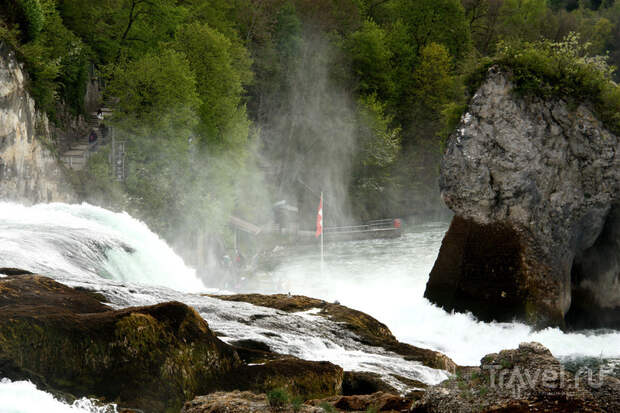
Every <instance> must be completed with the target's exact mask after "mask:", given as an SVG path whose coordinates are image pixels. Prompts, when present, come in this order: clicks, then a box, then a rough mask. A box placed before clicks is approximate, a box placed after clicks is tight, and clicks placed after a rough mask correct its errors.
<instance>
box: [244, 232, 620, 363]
mask: <svg viewBox="0 0 620 413" xmlns="http://www.w3.org/2000/svg"><path fill="white" fill-rule="evenodd" d="M447 229H448V224H446V223H424V224H418V225H414V226H413V228H410V230H411V232H409V233H407V234H405V235H403V237H402V238H401V239H396V240H368V241H358V242H350V243H337V244H333V245H327V246H326V252H325V257H326V258H325V259H326V263H325V272H324V274H323V275H322V276H321V275H320V274H317V272H316V270H315V269H316V267H317V262H319V256H318V249H317V248H304V249H299V250H297V251H295V252H294V253H293V254H289V256H288V257H286V259H283V260H282V261H281V263H280V264H278V265H275V269H274V270H272V271H270V272H264V273H262V274H259V275H258V276H257V277H256V278H255V279H252V280H251V282H250V284H249V285H248V287H247V288H248V290H253V291H256V292H262V293H273V292H281V291H291V292H292V293H293V294H302V295H308V296H311V297H317V298H322V299H325V300H329V301H333V300H338V301H339V302H340V303H341V304H343V305H346V306H348V307H351V308H355V309H358V310H361V311H364V312H366V313H368V314H371V315H373V316H374V317H376V318H377V319H379V320H381V321H382V322H384V323H385V324H387V325H388V326H389V327H390V329H391V330H392V332H393V333H394V334H395V335H396V337H397V338H398V339H399V340H401V341H404V342H407V343H410V344H413V345H416V346H419V347H426V348H431V349H434V350H438V351H441V352H442V353H445V354H447V355H448V356H450V357H451V358H452V359H453V360H454V361H455V362H457V363H458V364H461V365H478V364H479V362H480V359H481V358H482V357H483V356H484V355H486V354H489V353H493V352H497V351H499V350H502V349H507V348H516V347H517V346H518V345H519V343H521V342H524V341H538V342H540V343H542V344H544V345H545V346H546V347H548V348H549V349H550V350H551V352H552V353H553V354H554V355H555V356H556V357H560V358H564V357H576V356H590V357H603V358H618V357H620V332H610V331H598V332H596V331H587V332H579V333H564V332H562V331H561V330H559V329H554V328H548V329H545V330H542V331H537V332H534V331H532V329H531V328H530V327H528V326H527V325H524V324H521V323H484V322H480V321H477V320H476V319H475V318H474V317H473V316H471V314H460V313H455V314H450V313H447V312H446V311H444V310H442V309H441V308H439V307H437V306H435V305H433V304H431V303H430V302H429V301H428V300H426V299H424V298H423V296H424V290H425V288H426V282H427V281H428V274H429V273H430V271H431V269H432V267H433V263H434V262H435V259H436V258H437V254H438V252H439V247H440V245H441V240H442V239H443V236H444V234H445V232H446V231H447Z"/></svg>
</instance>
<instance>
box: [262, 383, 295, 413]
mask: <svg viewBox="0 0 620 413" xmlns="http://www.w3.org/2000/svg"><path fill="white" fill-rule="evenodd" d="M290 397H291V396H290V395H289V394H288V392H287V391H286V390H284V389H280V388H278V389H273V390H271V391H270V392H269V393H267V400H268V401H269V406H270V407H271V408H272V409H283V408H284V407H286V405H287V404H288V402H289V400H290Z"/></svg>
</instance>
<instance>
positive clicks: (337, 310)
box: [212, 294, 456, 372]
mask: <svg viewBox="0 0 620 413" xmlns="http://www.w3.org/2000/svg"><path fill="white" fill-rule="evenodd" d="M212 297H214V298H218V299H220V300H226V301H238V302H246V303H250V304H254V305H258V306H262V307H269V308H275V309H277V310H281V311H286V312H291V313H294V312H300V311H308V310H312V309H320V311H319V312H318V313H317V315H319V316H322V317H325V318H327V319H329V320H332V321H335V322H337V323H340V324H342V326H343V327H344V329H346V330H347V331H349V332H352V333H354V334H355V335H357V336H358V337H359V338H360V339H361V342H362V343H364V344H368V345H371V346H376V347H382V348H384V349H386V350H389V351H392V352H394V353H396V354H399V355H401V356H403V357H404V358H405V359H406V360H409V361H419V362H420V363H422V364H423V365H425V366H428V367H432V368H436V369H442V370H446V371H449V372H454V371H455V370H456V364H455V363H454V362H453V361H452V360H451V359H450V358H449V357H447V356H446V355H444V354H441V353H439V352H436V351H432V350H428V349H422V348H419V347H415V346H412V345H410V344H406V343H401V342H399V341H398V340H396V338H395V337H394V335H393V334H392V332H391V331H390V329H389V328H388V327H387V326H386V325H385V324H383V323H381V322H379V321H377V320H376V319H374V318H373V317H371V316H369V315H368V314H365V313H362V312H360V311H357V310H353V309H350V308H348V307H345V306H342V305H340V304H331V303H328V302H326V301H323V300H318V299H315V298H309V297H304V296H299V295H286V294H273V295H262V294H239V295H228V296H223V295H218V296H212Z"/></svg>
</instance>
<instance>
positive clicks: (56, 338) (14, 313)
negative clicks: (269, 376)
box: [0, 275, 241, 412]
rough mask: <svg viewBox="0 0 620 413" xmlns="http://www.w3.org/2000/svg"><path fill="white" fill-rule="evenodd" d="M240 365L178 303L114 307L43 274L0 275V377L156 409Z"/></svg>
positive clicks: (174, 404) (171, 405)
mask: <svg viewBox="0 0 620 413" xmlns="http://www.w3.org/2000/svg"><path fill="white" fill-rule="evenodd" d="M240 365H241V362H240V360H239V357H238V356H237V354H236V352H235V351H234V350H233V349H232V348H230V347H229V346H228V345H226V344H225V343H223V342H221V341H220V340H219V339H218V338H216V336H215V335H214V334H213V332H211V330H210V329H209V326H208V325H207V323H206V321H204V320H203V319H202V318H201V317H200V315H199V314H198V313H197V312H196V311H195V310H193V309H192V308H190V307H188V306H186V305H185V304H182V303H178V302H171V303H165V304H159V305H155V306H149V307H138V308H128V309H124V310H118V311H114V310H112V309H111V308H110V307H108V306H106V305H104V304H102V303H101V302H100V301H99V300H98V299H97V297H96V295H93V294H91V293H88V292H86V291H80V290H76V289H73V288H69V287H67V286H64V285H62V284H59V283H57V282H55V281H53V280H51V279H49V278H46V277H42V276H38V275H19V276H8V277H5V278H0V376H3V377H9V378H16V379H24V378H28V379H30V380H32V381H34V382H35V383H37V384H38V385H40V386H43V387H45V388H49V389H55V390H59V391H62V392H67V393H70V394H73V395H75V396H79V397H81V396H96V397H99V398H102V399H104V400H106V401H110V402H118V403H119V404H120V405H123V406H131V407H136V408H140V409H144V410H146V411H149V412H161V411H179V409H180V408H181V406H182V405H183V403H184V402H185V401H186V400H190V399H192V398H193V397H194V396H195V395H197V394H202V393H204V392H206V390H207V389H208V388H210V387H211V386H213V383H214V382H216V381H217V380H218V379H219V377H221V376H223V375H225V374H227V373H228V372H230V371H231V370H233V369H234V368H237V367H239V366H240Z"/></svg>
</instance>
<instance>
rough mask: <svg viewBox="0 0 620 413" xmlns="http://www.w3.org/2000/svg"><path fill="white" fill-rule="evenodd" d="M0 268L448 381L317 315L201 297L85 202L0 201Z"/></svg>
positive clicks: (316, 352)
mask: <svg viewBox="0 0 620 413" xmlns="http://www.w3.org/2000/svg"><path fill="white" fill-rule="evenodd" d="M0 267H14V268H20V269H25V270H29V271H32V272H36V273H40V274H44V275H48V276H50V277H52V278H54V279H56V280H58V281H60V282H63V283H65V284H67V285H71V286H82V287H86V288H89V289H94V290H97V291H100V292H102V293H103V294H104V295H105V296H106V297H107V298H108V299H109V300H110V303H111V304H112V305H113V306H114V307H117V308H121V307H128V306H140V305H149V304H155V303H160V302H165V301H172V300H176V301H181V302H184V303H186V304H188V305H191V306H192V307H194V308H196V310H197V311H198V312H199V313H200V314H201V315H202V316H203V317H204V318H205V320H207V322H208V323H209V325H210V327H211V328H212V329H213V330H215V331H217V332H218V333H219V334H220V338H222V339H223V340H225V341H228V342H231V341H235V340H241V339H256V340H260V341H262V342H264V343H266V344H267V345H268V346H269V347H270V348H271V349H273V350H274V351H277V352H281V353H285V354H291V355H294V356H297V357H300V358H302V359H306V360H317V361H319V360H328V361H331V362H333V363H335V364H337V365H340V366H341V367H343V368H344V369H345V370H358V371H370V372H376V373H378V374H380V375H382V377H383V378H384V379H385V380H386V381H388V382H389V383H391V384H393V385H394V386H396V387H397V388H399V389H402V390H405V386H404V385H403V383H401V382H400V381H398V380H397V379H396V378H395V376H402V377H406V378H409V379H414V380H420V381H423V382H425V383H429V384H436V383H438V382H440V381H442V380H444V379H446V378H447V377H448V374H447V373H446V372H444V371H441V370H436V369H431V368H428V367H425V366H422V365H421V364H420V363H417V362H410V361H405V360H404V359H403V358H402V357H401V356H398V355H396V354H394V353H391V352H387V351H385V350H383V349H380V348H377V347H370V346H367V345H364V344H362V343H360V341H359V339H358V338H357V337H356V336H355V335H354V334H352V333H349V332H347V331H343V330H342V328H341V327H340V326H339V325H338V324H337V323H334V322H332V321H329V320H326V319H325V318H323V317H320V316H318V315H315V314H313V312H312V311H310V312H306V313H301V314H289V313H285V312H281V311H276V310H273V309H269V308H264V307H256V306H253V305H251V304H246V303H234V302H225V301H221V300H217V299H214V298H210V297H206V296H202V295H200V294H198V293H201V292H215V291H214V290H209V289H207V288H206V287H205V286H204V285H203V284H202V283H201V282H200V281H199V280H198V279H197V278H196V275H195V273H194V271H193V270H192V269H190V268H188V267H186V266H185V265H184V264H183V262H182V260H181V259H180V258H179V257H178V256H177V255H176V254H174V252H173V251H172V250H171V249H170V248H169V247H168V246H167V245H166V244H165V243H164V242H163V241H162V240H161V239H159V238H158V237H157V236H156V235H154V234H153V233H152V232H150V231H149V230H148V228H147V227H146V226H145V225H144V224H143V223H141V222H139V221H137V220H135V219H133V218H131V217H130V216H129V215H127V214H116V213H112V212H110V211H107V210H105V209H101V208H97V207H93V206H90V205H86V204H83V205H65V204H49V205H37V206H33V207H24V206H20V205H15V204H8V203H0ZM190 291H191V293H190Z"/></svg>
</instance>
